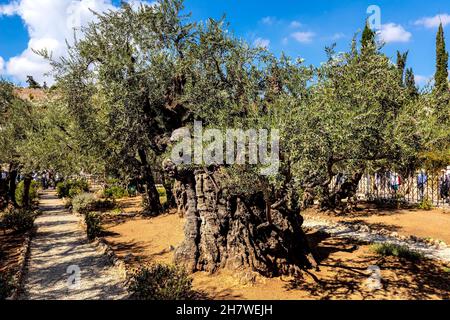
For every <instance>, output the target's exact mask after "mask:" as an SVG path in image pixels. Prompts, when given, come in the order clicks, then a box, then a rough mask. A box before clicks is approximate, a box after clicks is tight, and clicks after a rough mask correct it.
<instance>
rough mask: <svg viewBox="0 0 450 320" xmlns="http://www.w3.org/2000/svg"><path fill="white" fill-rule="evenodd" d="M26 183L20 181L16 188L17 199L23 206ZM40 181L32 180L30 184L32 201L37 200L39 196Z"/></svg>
mask: <svg viewBox="0 0 450 320" xmlns="http://www.w3.org/2000/svg"><path fill="white" fill-rule="evenodd" d="M24 189H25V184H24V182H23V181H20V182H19V184H18V185H17V188H16V201H17V204H18V205H19V206H23V196H24ZM38 189H39V183H38V182H37V181H34V180H33V181H31V185H30V201H33V200H36V199H37V198H38Z"/></svg>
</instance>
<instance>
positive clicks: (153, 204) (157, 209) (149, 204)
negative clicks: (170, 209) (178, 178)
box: [138, 150, 162, 216]
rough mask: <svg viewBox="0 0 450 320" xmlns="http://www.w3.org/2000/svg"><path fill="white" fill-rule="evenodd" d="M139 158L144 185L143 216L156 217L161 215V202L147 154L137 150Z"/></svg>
mask: <svg viewBox="0 0 450 320" xmlns="http://www.w3.org/2000/svg"><path fill="white" fill-rule="evenodd" d="M138 153H139V158H140V161H141V175H142V180H143V182H144V184H145V186H144V189H145V194H144V203H145V205H144V214H145V215H149V216H157V215H159V214H160V213H161V211H162V209H161V202H160V201H159V194H158V190H157V189H156V186H155V179H154V177H153V172H152V168H151V166H150V164H149V163H148V159H147V153H146V152H145V151H144V150H139V152H138Z"/></svg>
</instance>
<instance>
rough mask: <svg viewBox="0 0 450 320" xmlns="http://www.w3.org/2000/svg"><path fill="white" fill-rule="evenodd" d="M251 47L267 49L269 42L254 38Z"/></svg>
mask: <svg viewBox="0 0 450 320" xmlns="http://www.w3.org/2000/svg"><path fill="white" fill-rule="evenodd" d="M253 45H254V46H255V47H262V48H268V47H269V46H270V40H269V39H263V38H256V39H255V41H254V42H253Z"/></svg>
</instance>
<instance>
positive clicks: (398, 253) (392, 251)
mask: <svg viewBox="0 0 450 320" xmlns="http://www.w3.org/2000/svg"><path fill="white" fill-rule="evenodd" d="M371 249H372V251H373V252H375V253H376V254H378V255H380V256H382V257H398V258H403V259H406V260H410V261H417V260H421V259H422V258H423V255H422V254H421V253H419V252H416V251H413V250H410V249H409V248H408V247H405V246H399V245H396V244H393V243H383V244H381V243H380V244H374V245H372V247H371Z"/></svg>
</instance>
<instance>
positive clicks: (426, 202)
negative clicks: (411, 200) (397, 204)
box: [417, 197, 433, 211]
mask: <svg viewBox="0 0 450 320" xmlns="http://www.w3.org/2000/svg"><path fill="white" fill-rule="evenodd" d="M417 208H419V209H420V210H427V211H429V210H431V209H433V202H432V201H431V200H430V199H429V198H428V197H425V198H423V200H422V201H421V202H420V203H419V204H418V205H417Z"/></svg>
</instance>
